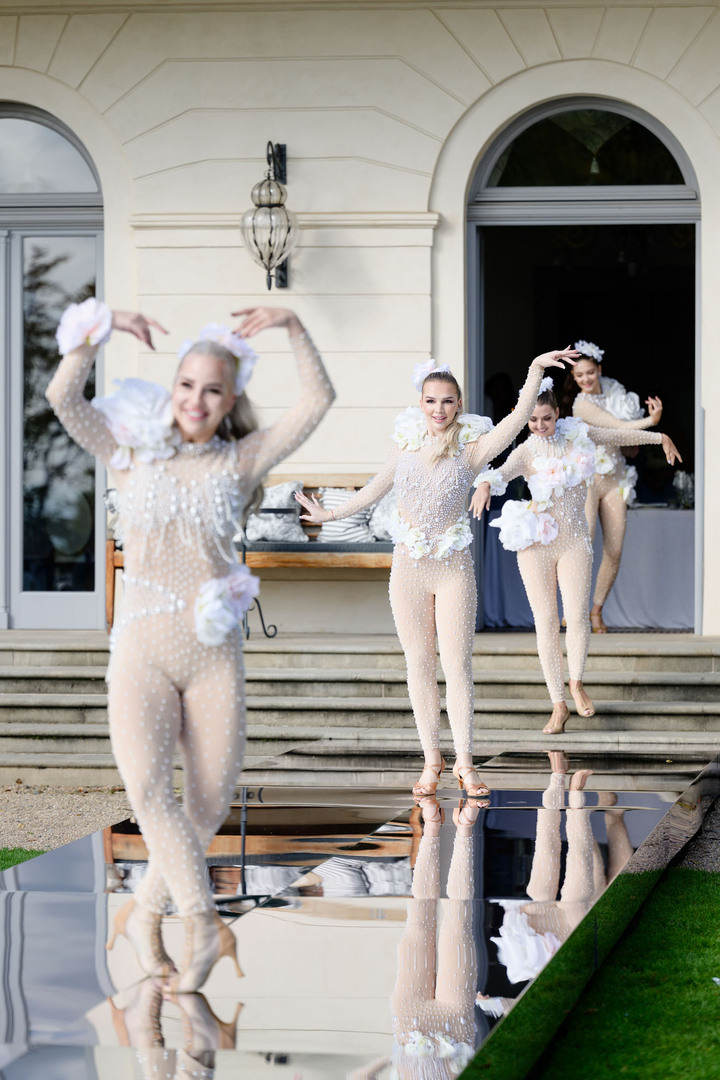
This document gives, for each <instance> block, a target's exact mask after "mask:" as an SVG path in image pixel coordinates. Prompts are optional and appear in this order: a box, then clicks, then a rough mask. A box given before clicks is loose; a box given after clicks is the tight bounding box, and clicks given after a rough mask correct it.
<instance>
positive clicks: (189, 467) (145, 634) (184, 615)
mask: <svg viewBox="0 0 720 1080" xmlns="http://www.w3.org/2000/svg"><path fill="white" fill-rule="evenodd" d="M235 315H236V316H238V317H241V322H240V325H239V327H238V329H237V331H236V332H234V333H233V332H231V331H230V330H228V329H227V328H226V327H219V326H217V325H216V324H211V325H210V326H208V327H205V329H204V330H203V331H201V333H200V335H199V338H200V340H197V341H195V343H191V342H188V343H186V344H185V345H184V346H183V347H182V348H181V363H180V365H179V367H178V370H177V374H176V376H175V381H174V385H173V389H172V394H171V395H170V394H168V393H167V391H165V390H163V389H162V387H159V386H156V385H155V384H153V383H147V382H143V381H141V380H138V379H127V380H125V381H124V382H123V384H122V385H121V387H120V389H119V390H118V391H117V393H116V394H113V395H111V396H110V397H108V398H101V399H95V401H94V402H93V403H92V404H91V402H90V401H88V400H87V399H86V398H85V396H84V393H83V391H84V387H85V383H86V382H87V378H88V375H89V374H90V371H91V369H92V366H93V363H94V361H95V356H96V353H97V350H98V347H99V346H100V345H102V344H104V343H105V342H106V341H107V340H108V338H109V336H110V333H111V330H112V329H117V330H124V331H127V332H129V333H132V334H134V335H135V336H136V337H138V338H139V339H140V340H141V341H144V342H145V344H146V345H148V346H149V347H150V348H152V341H151V329H155V330H162V328H161V327H160V326H159V325H158V324H157V323H155V322H154V321H153V320H152V319H146V318H144V317H143V316H142V315H136V314H129V313H126V312H111V311H110V310H109V308H107V307H106V306H105V305H104V304H100V303H99V302H98V301H96V300H87V301H85V303H83V304H81V305H72V306H71V308H69V309H68V310H67V311H66V312H65V314H64V315H63V318H62V320H61V323H60V326H59V328H58V343H59V346H60V351H61V353H63V355H64V359H63V360H62V362H61V364H60V366H59V367H58V369H57V371H56V373H55V375H54V377H53V379H52V381H51V383H50V385H49V387H48V390H47V397H48V400H49V401H50V404H51V405H52V406H53V408H54V410H55V412H56V413H57V415H58V417H59V419H60V421H61V423H62V424H63V426H64V427H65V428H66V430H67V431H68V433H69V435H70V436H71V437H72V438H73V439H74V440H75V441H76V442H77V443H78V444H79V445H80V446H82V447H84V448H85V449H86V450H88V451H89V452H90V453H91V454H94V455H95V456H96V457H97V458H99V460H100V461H102V462H103V464H105V465H107V466H109V467H111V468H113V469H114V470H115V477H116V485H117V488H118V492H119V500H120V518H119V523H120V528H121V533H122V540H123V547H124V555H125V575H124V594H123V602H122V606H121V610H120V614H119V618H118V620H117V623H116V626H115V629H114V631H113V637H112V658H111V664H110V671H109V673H108V681H109V698H108V712H109V723H110V735H111V739H112V745H113V752H114V754H115V759H116V761H117V764H118V768H119V770H120V774H121V776H122V778H123V782H124V784H125V787H126V790H127V793H128V797H129V799H130V804H131V806H132V808H133V811H134V813H135V815H136V817H137V820H138V823H139V825H140V828H141V830H142V833H143V837H144V839H145V843H146V845H147V849H148V856H149V858H148V868H147V873H146V875H145V877H144V878H143V880H142V882H141V884H140V886H139V887H138V890H137V892H136V893H135V897H134V900H131V901H130V902H129V903H128V904H127V905H126V906H125V907H124V908H123V909H122V910H121V911H120V912H119V913H118V918H117V920H116V926H115V933H117V932H118V931H119V932H121V933H125V934H126V935H127V937H128V939H129V940H130V942H131V943H132V944H133V946H134V947H135V949H136V951H137V953H138V958H139V961H140V964H141V966H142V968H143V969H144V970H145V972H146V973H147V974H148V975H163V976H167V975H171V974H172V972H173V970H174V968H173V964H172V961H171V960H170V958H169V957H168V955H167V953H166V952H165V950H164V947H163V945H162V939H161V920H162V916H163V914H164V913H165V910H166V906H167V904H168V901H169V900H170V899H171V898H172V900H173V902H174V904H175V906H176V908H177V910H178V912H179V914H180V915H181V916H182V917H183V918H184V920H185V959H184V962H183V965H182V968H181V971H180V974H179V976H177V977H176V978H175V979H174V980H173V986H172V989H173V990H175V991H176V992H192V991H195V990H197V989H198V988H199V987H200V986H201V985H202V983H203V982H204V981H205V978H206V977H207V975H208V972H209V971H210V969H211V968H212V966H213V964H214V963H215V962H216V961H217V960H218V958H219V957H220V956H222V955H225V954H232V955H234V949H235V938H234V936H233V934H232V932H231V930H230V928H229V927H228V926H226V925H225V924H224V923H223V922H222V921H221V920H220V919H219V918H218V916H217V914H216V912H215V907H214V904H213V898H212V894H211V892H210V889H209V886H208V882H207V873H206V867H205V851H206V848H207V846H208V844H209V842H210V840H211V838H212V836H213V835H214V834H215V832H216V831H217V829H218V827H219V826H220V825H221V824H222V822H223V820H224V819H225V817H226V814H227V811H228V807H229V804H230V800H231V798H232V794H233V791H234V788H235V783H236V780H237V777H238V774H239V772H240V769H241V767H242V761H243V754H244V748H245V685H244V677H243V651H242V632H241V619H242V615H243V612H244V610H246V609H247V607H248V606H249V604H250V603H251V602H252V599H253V597H254V596H255V595H256V593H257V579H255V578H253V577H252V575H251V574H250V573H249V571H247V569H246V568H245V567H244V566H242V565H240V564H239V563H238V559H237V553H236V550H235V547H234V545H233V537H234V536H235V534H236V532H237V530H238V528H239V526H240V523H241V521H242V519H243V515H244V510H245V507H246V506H247V505H248V504H249V503H251V502H252V501H253V498H254V497H255V496H256V494H257V489H258V486H259V485H260V483H261V481H262V478H263V476H264V475H265V474H266V473H267V471H268V470H269V469H270V468H271V467H272V466H273V465H275V464H276V463H277V462H278V461H280V460H281V459H282V458H284V457H286V455H287V454H289V453H290V452H291V451H292V450H294V449H295V448H296V447H297V446H299V445H300V443H302V442H303V440H304V439H306V438H307V436H308V435H309V434H310V432H311V431H312V430H313V429H314V428H315V427H316V426H317V424H318V423H319V421H320V419H321V418H322V416H323V415H324V413H325V412H326V410H327V409H328V407H329V406H330V404H331V402H332V400H333V397H334V393H333V390H332V387H331V385H330V383H329V381H328V378H327V375H326V373H325V369H324V368H323V366H322V362H321V360H320V358H319V356H318V354H317V353H316V351H315V349H314V347H313V345H312V342H311V341H310V339H309V338H308V337H307V335H306V333H305V331H304V329H303V327H302V325H301V323H300V321H299V320H298V318H297V317H296V316H295V315H294V314H293V313H292V312H291V311H286V310H282V309H271V308H248V309H246V310H244V311H239V312H235ZM270 327H285V328H286V329H287V331H288V334H289V338H290V343H291V345H292V348H293V351H294V353H295V357H296V360H297V366H298V376H299V379H300V386H301V394H300V397H299V400H298V401H297V403H296V404H295V405H294V406H293V407H292V408H291V409H290V410H289V411H288V412H286V413H285V414H284V415H283V416H282V417H281V418H280V419H279V420H278V421H277V422H276V423H275V424H274V425H273V426H272V427H270V428H268V429H266V430H262V431H258V430H255V429H256V428H257V424H256V423H255V422H254V419H253V417H252V411H251V410H250V406H249V403H248V401H247V398H246V396H245V393H244V387H245V384H246V382H247V380H248V378H249V376H250V373H251V371H252V367H253V364H254V361H255V354H254V353H253V352H252V350H251V349H250V348H249V346H248V345H247V344H246V342H245V340H244V339H245V338H247V337H250V336H252V335H254V334H257V333H259V332H260V331H261V330H264V329H267V328H270ZM163 332H164V331H163ZM178 746H179V747H180V749H181V751H182V753H183V757H184V765H185V790H184V802H183V805H182V806H180V804H179V803H178V802H177V800H176V799H175V795H174V791H173V757H174V754H175V750H176V748H177V747H178ZM113 941H114V936H113ZM236 965H237V960H236ZM238 973H239V969H238Z"/></svg>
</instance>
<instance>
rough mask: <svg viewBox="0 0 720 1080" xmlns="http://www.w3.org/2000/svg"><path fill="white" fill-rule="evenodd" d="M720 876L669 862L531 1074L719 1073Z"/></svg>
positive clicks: (672, 1076) (634, 1076) (668, 1077)
mask: <svg viewBox="0 0 720 1080" xmlns="http://www.w3.org/2000/svg"><path fill="white" fill-rule="evenodd" d="M713 978H720V874H718V873H710V872H708V871H704V870H688V869H684V868H671V869H670V870H668V871H666V873H665V875H664V876H663V878H662V879H661V880H660V882H659V883H658V885H657V886H656V888H655V890H654V891H653V892H652V894H651V895H650V897H649V898H648V900H647V902H646V903H645V905H644V907H643V908H642V910H641V911H640V913H639V915H638V917H637V919H636V920H635V922H633V923H632V925H631V926H630V927H629V929H628V931H627V932H626V934H625V936H624V937H623V938H622V940H621V941H620V942H619V944H618V945H617V946H616V948H615V949H614V950H613V951H612V953H611V954H610V956H609V957H608V959H607V960H606V962H605V963H604V964H603V966H602V967H601V968H600V970H599V971H598V972H596V974H595V975H594V976H593V978H592V979H591V981H590V982H589V983H588V984H587V986H586V987H585V990H584V992H583V994H582V995H581V997H580V999H579V1000H578V1002H577V1004H576V1006H575V1008H574V1009H573V1010H572V1012H571V1013H570V1015H569V1016H568V1018H567V1020H566V1022H565V1024H564V1025H563V1027H562V1028H561V1029H560V1030H559V1031H558V1032H557V1034H556V1036H555V1037H554V1039H553V1041H552V1043H551V1045H550V1047H549V1048H548V1051H547V1053H546V1054H545V1055H544V1057H543V1058H542V1059H541V1060H540V1061H539V1062H538V1063H537V1065H536V1066H535V1068H534V1069H533V1072H532V1077H533V1080H536V1078H537V1080H555V1078H557V1080H560V1078H561V1077H562V1080H573V1078H574V1077H577V1078H578V1080H579V1078H580V1077H582V1078H583V1080H587V1078H588V1077H592V1078H593V1080H602V1078H603V1077H610V1076H613V1077H615V1076H621V1077H623V1078H624V1080H647V1078H650V1077H652V1078H660V1077H662V1080H676V1078H677V1080H681V1078H682V1080H688V1078H690V1077H691V1078H692V1080H706V1078H707V1080H711V1078H712V1080H716V1078H717V1077H718V1075H720V1064H718V1063H719V1062H720V986H718V985H717V984H716V983H714V982H713Z"/></svg>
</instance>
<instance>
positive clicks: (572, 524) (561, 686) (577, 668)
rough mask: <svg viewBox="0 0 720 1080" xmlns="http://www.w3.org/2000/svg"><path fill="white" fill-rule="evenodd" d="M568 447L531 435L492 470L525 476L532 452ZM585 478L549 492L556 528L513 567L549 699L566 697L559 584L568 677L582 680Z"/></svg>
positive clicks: (631, 438) (618, 441) (654, 439)
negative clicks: (550, 537) (520, 583)
mask: <svg viewBox="0 0 720 1080" xmlns="http://www.w3.org/2000/svg"><path fill="white" fill-rule="evenodd" d="M587 434H588V438H589V439H591V440H592V442H594V443H600V442H602V443H604V444H607V445H609V446H630V445H634V446H637V445H639V444H641V443H661V442H662V435H661V434H660V433H659V432H651V431H637V430H634V431H627V430H623V431H615V430H611V429H609V428H605V429H602V428H596V427H590V428H589V429H588V432H587ZM570 450H571V443H570V441H569V440H568V439H566V438H565V436H564V435H560V434H557V433H556V434H555V435H553V436H550V437H542V436H539V435H531V436H530V437H529V438H528V439H527V440H526V441H525V442H524V443H522V444H521V445H520V446H518V447H517V449H515V450H513V452H512V453H511V454H510V456H509V457H508V459H507V461H505V462H504V463H503V464H502V465H501V466H500V467H499V468H498V470H497V472H498V473H500V474H501V476H502V478H503V480H504V481H505V482H506V483H507V482H509V481H510V480H513V479H514V478H515V477H517V476H524V477H525V479H526V480H527V479H528V477H530V476H532V474H533V472H535V468H534V466H533V461H534V459H535V458H537V457H548V458H559V459H561V460H562V459H563V458H564V457H565V456H566V455H567V454H568V453H569V452H570ZM586 498H587V486H586V484H585V483H584V482H583V483H579V484H576V485H575V486H574V487H566V488H565V490H564V491H563V493H562V494H561V495H554V496H553V500H552V509H551V511H550V512H551V514H552V516H553V517H554V518H555V520H556V521H557V523H558V534H557V536H556V538H555V539H554V540H553V541H552V542H551V543H549V544H541V543H539V542H536V543H534V544H531V545H530V546H529V547H526V548H525V549H524V550H522V551H518V553H517V559H518V568H519V570H520V575H521V577H522V580H523V585H524V586H525V592H526V593H527V598H528V600H529V602H530V607H531V609H532V613H533V619H534V620H535V632H536V635H537V648H538V655H539V657H540V663H541V665H542V670H543V675H544V676H545V682H546V684H547V688H548V692H549V694H550V698H551V700H552V702H553V704H557V703H559V702H561V701H564V700H565V675H564V663H563V655H562V649H561V647H560V621H559V618H558V605H557V590H558V586H559V587H560V594H561V596H562V603H563V610H564V612H565V618H566V620H567V634H566V648H567V659H568V671H569V674H570V678H571V679H573V680H576V679H577V680H582V677H583V673H584V670H585V661H586V659H587V652H588V646H589V644H590V620H589V616H588V610H589V603H588V600H589V595H590V581H591V574H592V543H591V541H590V532H589V529H588V523H587V519H586V517H585V502H586Z"/></svg>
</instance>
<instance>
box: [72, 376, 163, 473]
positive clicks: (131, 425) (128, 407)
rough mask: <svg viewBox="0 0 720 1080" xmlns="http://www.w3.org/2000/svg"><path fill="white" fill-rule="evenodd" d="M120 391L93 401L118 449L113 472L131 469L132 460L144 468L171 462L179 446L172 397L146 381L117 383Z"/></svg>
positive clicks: (113, 458)
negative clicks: (162, 461)
mask: <svg viewBox="0 0 720 1080" xmlns="http://www.w3.org/2000/svg"><path fill="white" fill-rule="evenodd" d="M113 385H114V386H117V390H116V391H115V392H114V393H113V394H109V395H108V396H107V397H96V398H93V400H92V402H91V404H92V406H93V408H95V409H97V410H98V412H100V413H102V415H103V416H104V417H105V422H106V423H107V425H108V427H109V428H110V431H111V433H112V436H113V438H114V439H115V442H116V443H117V444H118V449H117V450H116V451H115V453H114V454H113V456H112V459H111V461H110V464H111V466H112V467H113V468H114V469H129V468H130V465H131V462H132V460H133V457H134V458H135V460H136V461H139V462H141V463H142V464H148V463H149V462H151V461H155V460H162V459H165V458H170V457H172V456H173V455H174V454H175V451H176V448H177V447H178V446H179V445H180V442H181V436H180V432H179V431H178V430H177V428H175V427H174V426H173V414H172V405H171V402H170V394H169V393H168V391H167V390H166V389H165V387H163V386H158V385H157V383H152V382H147V381H146V380H145V379H115V380H114V383H113Z"/></svg>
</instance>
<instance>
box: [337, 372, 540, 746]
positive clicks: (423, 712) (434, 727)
mask: <svg viewBox="0 0 720 1080" xmlns="http://www.w3.org/2000/svg"><path fill="white" fill-rule="evenodd" d="M542 376H543V371H542V369H541V368H539V367H534V366H533V367H531V368H530V372H529V374H528V377H527V380H526V382H525V385H524V387H523V389H522V391H521V394H520V399H519V401H518V404H517V407H516V408H515V409H514V411H513V412H512V413H511V414H510V415H509V416H506V417H505V419H504V420H502V421H501V422H500V423H499V424H498V425H497V427H496V428H494V429H493V430H492V431H489V432H488V433H487V434H485V435H481V436H480V437H479V438H478V439H476V441H475V442H471V443H468V444H466V445H465V446H464V447H463V448H462V450H461V451H460V453H459V454H458V455H457V456H456V457H449V456H444V457H442V458H440V459H439V460H438V461H435V462H431V461H430V454H431V450H432V438H431V436H427V438H426V439H425V441H424V442H423V444H422V446H421V447H420V449H418V450H400V449H394V450H393V452H392V453H391V454H390V456H389V458H388V459H387V461H386V462H385V465H384V466H383V467H382V469H381V470H380V471H379V472H378V473H377V475H376V476H375V477H373V479H372V480H371V481H370V483H369V484H367V485H366V486H365V487H364V488H363V489H362V490H361V491H359V492H357V494H356V495H354V496H353V497H352V498H350V499H349V500H348V501H347V502H345V503H343V504H342V506H340V507H339V508H338V509H337V510H335V511H334V517H335V518H336V519H339V518H343V517H347V516H348V515H349V514H353V513H355V512H357V511H358V510H361V509H363V507H366V506H370V505H371V504H372V503H374V502H377V500H378V499H380V498H382V496H383V495H384V494H386V493H387V492H388V491H389V490H390V488H391V487H392V486H393V484H394V485H395V489H396V492H397V501H398V512H399V517H400V520H401V522H402V523H403V527H404V528H406V529H410V530H415V532H414V536H415V539H416V541H417V542H419V543H423V544H424V545H425V546H426V547H427V548H428V553H427V554H423V555H421V556H420V557H419V558H414V557H413V554H412V553H411V549H410V547H408V545H407V544H406V543H397V544H396V546H395V549H394V551H393V559H392V570H391V572H390V604H391V607H392V613H393V619H394V621H395V627H396V629H397V634H398V637H399V639H400V644H401V645H402V647H403V651H404V653H405V660H406V663H407V685H408V694H409V696H410V703H411V705H412V710H413V715H414V717H415V723H416V724H417V728H418V733H419V735H420V741H421V743H422V748H423V751H424V753H425V754H426V755H427V753H428V751H430V750H437V749H438V748H439V729H440V691H439V689H438V681H437V667H436V652H435V633H436V631H437V640H438V646H439V650H440V662H441V664H442V667H443V671H444V673H445V680H446V699H447V713H448V719H449V721H450V728H451V730H452V737H453V743H454V746H455V752H456V754H471V753H472V748H473V719H474V705H475V694H474V684H473V672H472V648H473V639H474V634H475V612H476V607H477V592H476V587H475V573H474V569H473V561H472V556H471V555H470V551H469V549H468V548H467V547H464V548H463V549H462V550H451V551H449V552H448V553H447V554H446V555H445V556H444V557H440V558H439V557H437V554H438V541H440V540H441V539H442V537H443V536H444V535H445V534H446V533H447V530H452V529H453V527H455V526H458V524H459V523H460V524H461V523H464V522H465V520H466V517H467V501H468V493H469V491H470V487H471V485H472V483H473V481H474V479H475V477H476V476H477V475H478V473H479V472H480V471H481V470H482V469H483V468H484V467H485V465H486V464H487V463H488V462H489V461H491V460H492V459H493V458H494V457H497V455H498V454H500V453H502V451H503V450H504V449H505V448H506V447H507V446H509V444H510V443H511V442H512V440H513V439H514V438H515V436H516V435H517V434H518V432H519V431H520V430H521V429H522V427H523V425H524V424H525V423H526V421H527V419H528V417H529V416H530V414H531V413H532V410H533V408H534V407H535V402H536V400H537V394H538V387H539V385H540V380H541V378H542Z"/></svg>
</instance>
